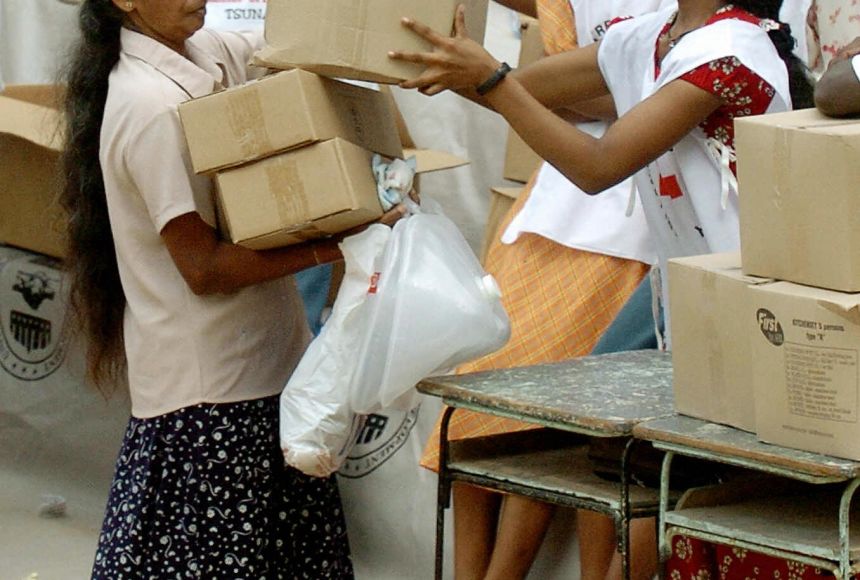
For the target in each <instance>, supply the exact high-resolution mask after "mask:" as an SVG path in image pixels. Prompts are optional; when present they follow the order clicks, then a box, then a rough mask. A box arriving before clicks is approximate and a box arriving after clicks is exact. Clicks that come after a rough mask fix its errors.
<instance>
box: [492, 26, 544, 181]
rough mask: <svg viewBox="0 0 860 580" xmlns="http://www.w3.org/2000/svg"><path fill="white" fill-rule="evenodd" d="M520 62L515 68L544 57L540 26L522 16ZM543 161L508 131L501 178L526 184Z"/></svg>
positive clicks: (510, 130) (518, 137)
mask: <svg viewBox="0 0 860 580" xmlns="http://www.w3.org/2000/svg"><path fill="white" fill-rule="evenodd" d="M520 33H521V34H520V37H521V39H522V42H521V44H520V60H519V64H518V65H517V66H519V67H524V66H526V65H528V64H531V63H533V62H535V61H536V60H538V59H540V58H542V57H543V56H544V48H543V41H542V40H541V32H540V26H539V25H538V21H537V20H535V19H534V18H529V17H527V16H523V17H522V19H521V20H520ZM541 163H543V159H541V158H540V155H538V154H537V153H535V152H534V151H533V150H532V148H531V147H529V146H528V145H526V142H525V141H523V140H522V137H520V136H519V135H517V133H516V131H514V130H513V129H509V130H508V142H507V145H506V147H505V164H504V167H503V170H502V177H504V178H505V179H510V180H511V181H518V182H520V183H526V182H528V180H529V179H531V177H532V175H534V172H535V171H537V170H538V169H539V168H540V166H541Z"/></svg>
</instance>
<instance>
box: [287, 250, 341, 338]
mask: <svg viewBox="0 0 860 580" xmlns="http://www.w3.org/2000/svg"><path fill="white" fill-rule="evenodd" d="M331 272H332V265H331V264H323V265H321V266H315V267H313V268H308V269H307V270H302V271H301V272H299V273H298V274H296V275H295V278H296V285H297V286H298V287H299V294H300V295H301V297H302V300H303V301H304V303H305V316H306V317H307V319H308V326H310V327H311V332H313V333H314V336H316V335H318V334H319V332H320V329H321V328H322V320H321V319H322V311H323V309H324V308H325V303H326V299H328V292H329V288H330V287H331Z"/></svg>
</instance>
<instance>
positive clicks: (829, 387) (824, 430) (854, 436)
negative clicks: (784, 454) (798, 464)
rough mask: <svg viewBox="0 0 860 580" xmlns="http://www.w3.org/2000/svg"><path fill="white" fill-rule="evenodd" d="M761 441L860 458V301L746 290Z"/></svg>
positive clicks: (778, 286) (772, 287) (809, 291)
mask: <svg viewBox="0 0 860 580" xmlns="http://www.w3.org/2000/svg"><path fill="white" fill-rule="evenodd" d="M751 295H752V307H753V314H754V316H755V320H756V322H757V325H756V331H755V333H754V335H753V336H754V340H753V341H752V356H753V360H754V361H755V366H754V381H755V398H756V403H755V404H756V430H757V432H758V436H759V439H761V440H763V441H766V442H769V443H777V444H779V445H783V446H786V447H794V448H797V449H803V450H806V451H815V452H819V453H825V454H828V455H836V456H839V457H846V458H849V459H855V460H860V372H858V371H860V295H858V294H844V293H840V292H834V291H831V290H823V289H820V288H813V287H811V286H801V285H799V284H791V283H789V282H775V283H773V284H765V285H763V286H759V287H757V288H754V289H752V290H751Z"/></svg>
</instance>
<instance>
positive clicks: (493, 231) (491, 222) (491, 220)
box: [481, 187, 523, 263]
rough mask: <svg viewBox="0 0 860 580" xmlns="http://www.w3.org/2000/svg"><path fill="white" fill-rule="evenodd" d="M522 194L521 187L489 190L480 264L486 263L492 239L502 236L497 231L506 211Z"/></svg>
mask: <svg viewBox="0 0 860 580" xmlns="http://www.w3.org/2000/svg"><path fill="white" fill-rule="evenodd" d="M522 192H523V188H522V187H493V188H492V189H490V211H489V213H488V214H487V225H486V226H485V227H484V239H483V241H482V242H481V263H486V261H487V253H488V252H489V251H490V245H491V244H492V243H493V240H494V239H496V238H497V237H499V236H501V235H502V232H500V231H499V226H500V225H501V223H502V220H503V219H505V216H506V215H507V214H508V211H510V209H511V207H513V205H514V202H516V201H517V198H518V197H519V196H520V195H521V194H522Z"/></svg>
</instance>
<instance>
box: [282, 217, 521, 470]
mask: <svg viewBox="0 0 860 580" xmlns="http://www.w3.org/2000/svg"><path fill="white" fill-rule="evenodd" d="M426 204H427V202H425V205H426ZM423 207H424V206H422V208H423ZM417 211H419V212H420V213H417V214H415V215H411V216H409V217H407V218H405V219H402V220H400V221H399V222H398V223H397V224H396V225H395V226H394V228H393V230H392V229H391V228H389V227H387V226H383V225H373V226H370V227H369V228H368V229H367V230H365V231H364V232H362V233H360V234H358V235H355V236H351V237H349V238H346V239H345V240H344V241H343V242H342V243H341V246H340V247H341V250H342V251H343V254H344V258H345V260H346V272H345V274H344V279H343V283H342V285H341V288H340V291H339V292H338V295H337V299H336V300H335V303H334V308H333V310H332V314H331V316H330V318H329V320H328V321H327V322H326V324H325V326H323V328H322V331H321V332H320V334H319V336H318V337H317V338H316V339H314V341H313V342H311V344H310V346H309V347H308V350H307V351H306V352H305V355H304V356H303V357H302V360H301V361H300V362H299V365H298V367H297V368H296V370H295V372H294V373H293V375H292V377H290V380H289V382H288V383H287V386H286V388H285V389H284V392H283V393H282V394H281V415H280V417H281V427H280V431H281V448H282V449H283V451H284V458H285V460H286V462H287V464H289V465H291V466H293V467H295V468H297V469H299V470H301V471H302V472H304V473H306V474H308V475H314V476H317V477H324V476H327V475H330V474H332V473H334V472H335V471H337V470H338V468H339V467H340V466H341V464H342V463H343V462H344V460H345V458H346V456H347V455H348V453H349V450H350V447H351V446H352V445H353V444H354V442H355V439H356V436H357V434H358V432H359V431H360V430H361V428H362V426H363V424H364V415H366V414H368V413H373V412H376V411H378V410H380V409H383V408H387V407H390V408H392V409H397V410H404V411H408V410H409V409H411V408H412V407H413V406H414V405H415V402H416V401H415V397H416V396H417V393H416V391H415V385H416V383H418V381H420V380H421V379H423V378H424V377H426V376H429V375H431V374H438V373H441V372H446V371H448V370H449V369H451V368H453V367H455V366H456V365H458V364H460V363H463V362H465V361H468V360H471V359H474V358H477V357H479V356H483V355H484V354H487V353H490V352H492V351H494V350H496V349H498V348H499V347H501V346H502V345H503V344H505V342H507V340H508V337H509V336H510V323H509V322H508V317H507V315H506V314H505V311H504V309H503V308H502V305H501V301H500V292H499V289H498V286H497V285H496V283H495V281H494V280H493V279H492V277H491V276H488V275H486V274H485V273H484V271H483V269H482V268H481V266H480V264H479V263H478V259H477V258H476V257H475V254H474V253H473V252H472V250H471V248H469V245H468V244H467V243H466V240H465V239H464V238H463V236H462V234H461V233H460V230H458V229H457V226H456V225H454V223H453V222H452V221H451V220H449V219H448V218H446V217H445V216H444V215H442V214H441V213H428V212H427V211H426V210H425V209H418V210H417Z"/></svg>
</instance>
